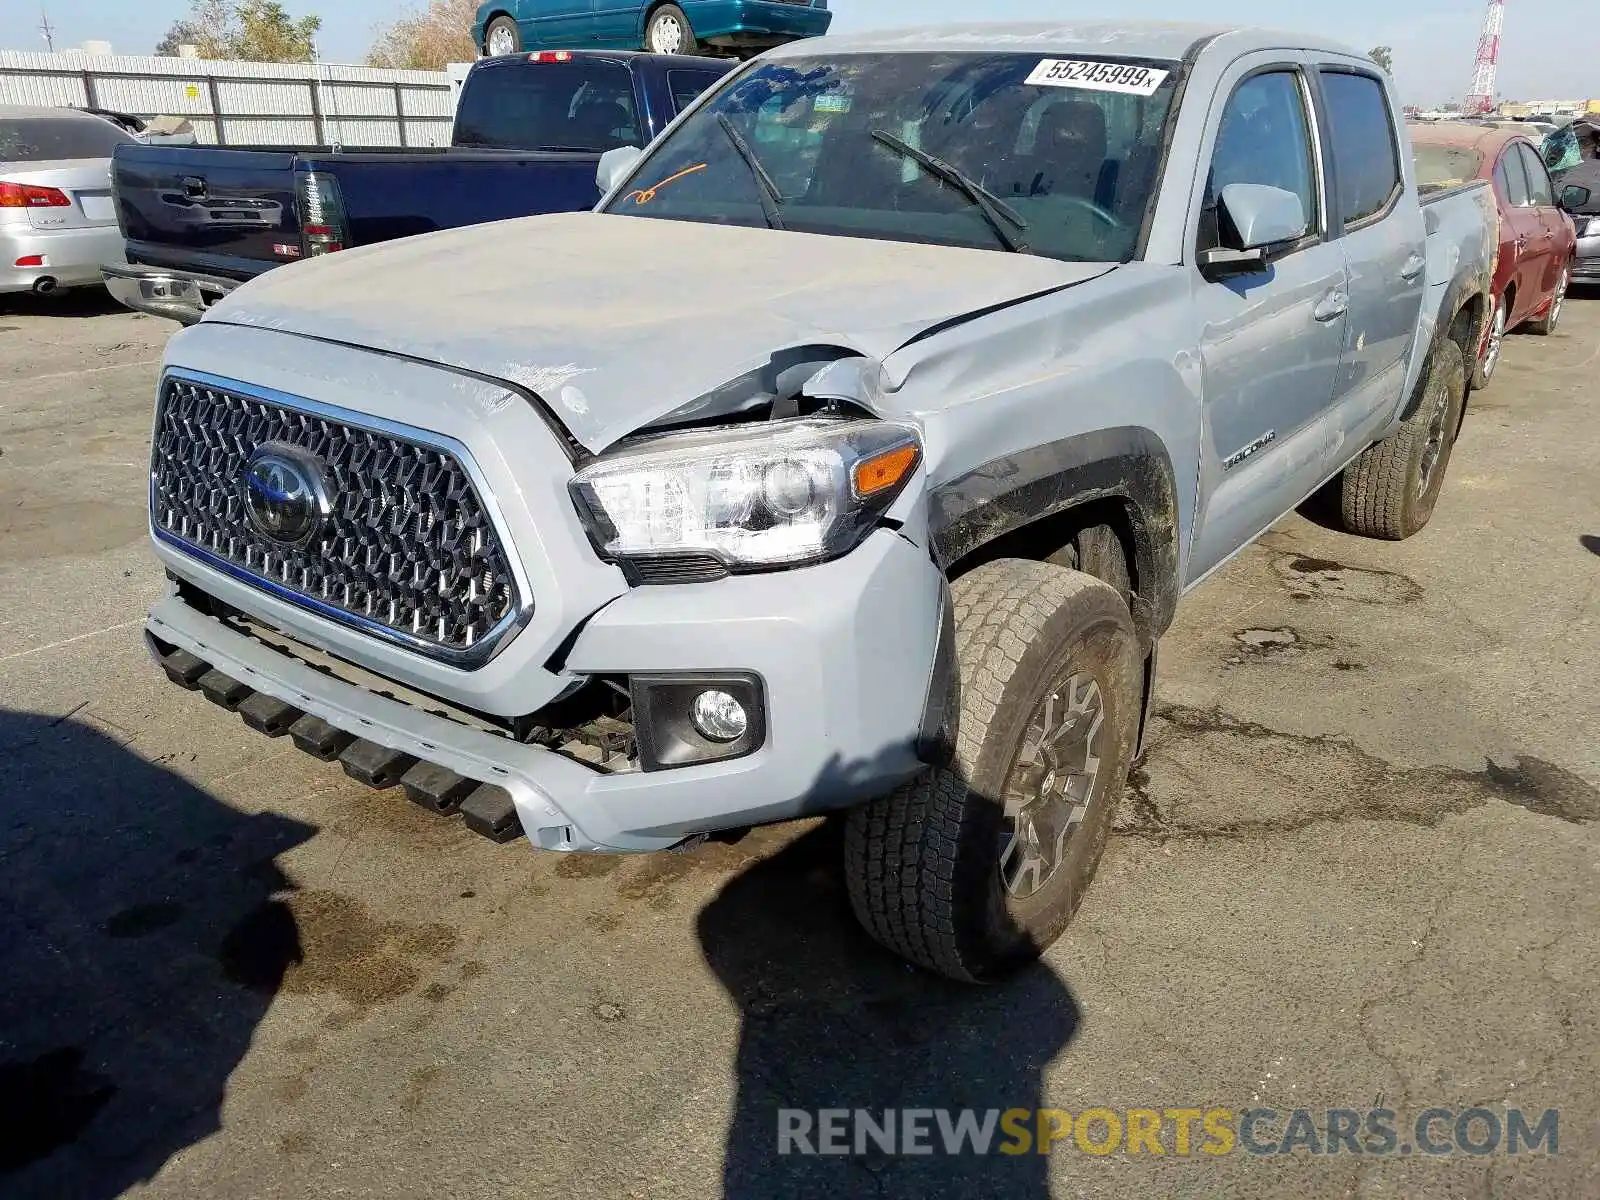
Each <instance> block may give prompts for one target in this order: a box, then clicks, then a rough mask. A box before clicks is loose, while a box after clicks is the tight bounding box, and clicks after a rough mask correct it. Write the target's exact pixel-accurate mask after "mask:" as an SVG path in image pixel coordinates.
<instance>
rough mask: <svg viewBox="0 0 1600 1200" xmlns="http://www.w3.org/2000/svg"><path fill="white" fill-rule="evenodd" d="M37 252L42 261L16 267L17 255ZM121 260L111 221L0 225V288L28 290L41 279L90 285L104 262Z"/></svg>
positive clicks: (95, 281) (116, 232) (118, 239)
mask: <svg viewBox="0 0 1600 1200" xmlns="http://www.w3.org/2000/svg"><path fill="white" fill-rule="evenodd" d="M34 255H39V256H41V257H43V259H44V265H43V266H39V267H18V266H16V265H15V264H16V262H17V260H18V259H21V258H29V257H32V256H34ZM122 261H124V260H123V248H122V233H121V231H120V230H119V229H118V228H117V227H116V226H115V225H97V226H92V227H90V228H87V229H33V228H30V227H29V226H26V225H22V226H17V225H6V226H4V227H0V292H26V291H31V290H32V289H33V287H34V285H35V284H36V283H38V282H39V281H40V280H41V279H53V280H55V281H56V285H57V286H58V287H63V288H69V287H91V286H96V285H98V284H99V283H100V281H101V280H100V268H101V266H102V265H103V264H105V263H120V262H122Z"/></svg>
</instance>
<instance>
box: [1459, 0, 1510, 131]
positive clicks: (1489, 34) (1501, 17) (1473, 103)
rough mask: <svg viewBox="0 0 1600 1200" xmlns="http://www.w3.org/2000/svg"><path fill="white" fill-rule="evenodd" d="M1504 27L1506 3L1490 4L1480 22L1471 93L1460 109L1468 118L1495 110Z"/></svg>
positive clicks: (1498, 0) (1494, 1)
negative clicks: (1481, 34) (1480, 29)
mask: <svg viewBox="0 0 1600 1200" xmlns="http://www.w3.org/2000/svg"><path fill="white" fill-rule="evenodd" d="M1505 27H1506V0H1489V11H1488V12H1487V13H1486V14H1484V18H1483V36H1482V37H1481V38H1479V39H1478V62H1477V65H1476V66H1475V67H1474V68H1473V71H1472V90H1471V91H1470V92H1468V93H1467V99H1466V102H1465V103H1464V104H1463V105H1462V106H1461V107H1462V110H1463V111H1464V112H1466V113H1468V114H1473V113H1486V112H1491V111H1493V109H1494V81H1495V76H1496V75H1497V74H1498V73H1499V70H1500V34H1501V32H1502V31H1503V30H1504V29H1505Z"/></svg>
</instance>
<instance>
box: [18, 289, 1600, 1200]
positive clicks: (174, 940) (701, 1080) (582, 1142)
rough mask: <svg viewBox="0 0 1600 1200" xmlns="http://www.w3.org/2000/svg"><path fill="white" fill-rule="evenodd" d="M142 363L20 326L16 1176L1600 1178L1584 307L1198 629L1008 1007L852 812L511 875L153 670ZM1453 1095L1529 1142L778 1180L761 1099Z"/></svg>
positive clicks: (989, 1190) (116, 1185) (1193, 607)
mask: <svg viewBox="0 0 1600 1200" xmlns="http://www.w3.org/2000/svg"><path fill="white" fill-rule="evenodd" d="M171 329H172V327H171V326H170V325H168V324H166V323H164V322H160V321H156V320H153V319H142V318H139V317H135V316H133V315H131V314H128V313H125V312H122V311H119V310H117V309H115V308H114V307H113V306H111V305H109V304H108V303H106V302H104V301H97V300H94V299H86V298H76V297H75V298H71V299H69V300H68V301H66V302H64V303H62V304H57V305H39V304H35V303H32V302H15V301H12V302H0V787H3V791H0V796H3V800H0V979H3V980H4V986H3V987H0V1193H3V1194H4V1195H7V1196H40V1197H45V1196H48V1197H91V1198H98V1197H109V1196H114V1195H118V1194H121V1193H123V1192H124V1191H127V1190H132V1191H133V1192H135V1193H136V1194H140V1195H149V1196H152V1197H163V1198H168V1197H170V1198H188V1197H193V1198H196V1200H200V1198H206V1200H210V1198H213V1197H221V1196H226V1197H235V1196H238V1197H304V1196H370V1197H384V1198H390V1197H412V1196H416V1197H423V1196H427V1197H435V1196H449V1197H452V1198H455V1200H469V1198H477V1197H505V1196H529V1197H543V1196H552V1197H568V1196H601V1197H612V1196H619V1197H620V1196H667V1197H700V1196H706V1195H714V1194H719V1193H720V1192H722V1191H726V1192H727V1193H728V1194H730V1195H736V1196H787V1195H794V1196H801V1195H804V1196H816V1197H829V1198H832V1197H843V1196H857V1195H859V1196H928V1195H937V1194H953V1195H962V1196H980V1195H999V1194H1006V1195H1010V1196H1044V1195H1047V1194H1053V1195H1056V1196H1074V1195H1091V1194H1093V1195H1123V1196H1130V1197H1135V1196H1140V1197H1142V1196H1148V1195H1153V1194H1173V1195H1180V1194H1187V1195H1197V1196H1198V1195H1217V1194H1223V1193H1226V1194H1229V1195H1233V1196H1249V1195H1292V1196H1296V1197H1301V1196H1330V1197H1331V1196H1371V1197H1387V1196H1407V1197H1427V1196H1438V1197H1445V1196H1461V1195H1474V1196H1478V1195H1485V1196H1502V1195H1507V1196H1509V1195H1518V1196H1522V1195H1529V1196H1552V1197H1556V1196H1580V1195H1588V1196H1595V1195H1600V1083H1597V1079H1600V1001H1597V998H1596V997H1597V987H1596V983H1597V979H1600V886H1597V885H1600V829H1597V826H1596V825H1595V823H1594V822H1595V820H1596V818H1600V787H1597V785H1600V741H1597V739H1596V737H1595V734H1596V730H1597V728H1600V720H1597V713H1596V703H1595V686H1596V685H1595V681H1596V676H1597V673H1600V485H1597V483H1596V480H1597V473H1596V463H1597V462H1600V421H1597V420H1596V416H1595V414H1596V409H1595V404H1596V401H1597V398H1600V389H1597V387H1596V381H1597V379H1600V348H1597V347H1600V299H1588V300H1585V299H1584V298H1582V297H1577V298H1574V300H1573V302H1572V304H1571V307H1570V309H1569V313H1568V316H1567V319H1566V323H1565V325H1564V327H1563V329H1562V330H1561V332H1560V333H1559V334H1558V335H1557V336H1555V337H1553V338H1550V339H1539V338H1532V337H1517V338H1513V339H1511V341H1510V343H1509V345H1508V347H1507V351H1506V358H1505V363H1504V366H1503V368H1502V374H1501V376H1500V377H1499V378H1498V379H1497V380H1496V382H1495V384H1494V386H1493V388H1492V389H1491V390H1490V391H1488V392H1486V393H1484V394H1482V395H1481V396H1480V397H1479V398H1477V399H1476V401H1475V403H1474V406H1473V412H1472V416H1471V418H1470V420H1469V423H1468V425H1467V428H1466V432H1465V434H1464V436H1463V438H1462V441H1461V443H1460V445H1459V447H1458V451H1457V455H1456V458H1455V462H1454V463H1453V465H1452V468H1451V475H1450V479H1449V482H1448V484H1447V486H1446V490H1445V494H1444V499H1443V501H1442V503H1441V504H1440V507H1439V510H1438V513H1437V515H1436V517H1435V519H1434V523H1433V525H1432V526H1431V527H1430V528H1429V529H1428V530H1427V531H1426V532H1425V533H1424V534H1423V535H1422V536H1420V537H1418V538H1416V539H1415V540H1413V541H1411V542H1408V543H1406V544H1403V545H1389V544H1380V543H1375V542H1365V541H1359V540H1356V539H1354V538H1350V537H1346V536H1342V535H1340V534H1338V533H1335V532H1331V531H1330V530H1328V529H1326V528H1324V527H1322V526H1320V525H1319V524H1317V523H1316V522H1315V521H1313V520H1310V519H1307V518H1305V517H1302V516H1295V517H1291V518H1289V519H1287V520H1285V521H1284V522H1282V523H1281V524H1280V525H1279V526H1278V528H1276V529H1275V530H1274V531H1273V532H1272V533H1271V534H1270V535H1269V536H1267V537H1266V538H1264V539H1263V540H1262V542H1261V544H1260V545H1258V546H1256V547H1254V548H1252V549H1251V550H1250V551H1248V552H1247V553H1246V554H1244V555H1243V556H1242V557H1241V558H1239V559H1238V560H1237V561H1235V562H1234V563H1233V564H1232V565H1231V566H1230V567H1228V568H1227V569H1226V570H1225V571H1223V572H1222V573H1221V574H1220V575H1219V576H1218V577H1216V578H1215V579H1214V580H1213V581H1211V582H1210V583H1208V584H1207V585H1206V586H1205V587H1203V588H1202V589H1200V590H1199V591H1198V592H1197V593H1196V594H1195V595H1194V596H1192V597H1191V598H1190V599H1189V600H1188V601H1187V602H1186V604H1185V606H1184V608H1183V610H1182V613H1181V616H1180V618H1179V621H1178V624H1177V627H1176V628H1175V629H1174V630H1173V631H1172V633H1171V635H1170V636H1169V637H1168V639H1167V640H1166V642H1165V643H1164V646H1163V660H1162V669H1163V674H1162V678H1161V683H1160V688H1159V697H1158V698H1159V709H1160V720H1159V726H1158V729H1157V731H1156V735H1155V741H1154V748H1153V750H1152V752H1151V753H1150V755H1149V758H1148V761H1147V762H1146V764H1145V765H1144V767H1143V769H1142V770H1141V771H1140V772H1139V773H1137V774H1136V776H1135V778H1134V780H1133V786H1132V787H1131V788H1130V790H1129V794H1128V797H1127V799H1126V801H1125V803H1124V806H1123V811H1122V812H1121V814H1120V816H1119V828H1120V835H1119V836H1118V837H1116V838H1115V839H1114V840H1113V843H1112V845H1111V847H1110V850H1109V851H1108V853H1107V857H1106V861H1105V864H1104V866H1103V867H1102V869H1101V872H1100V876H1099V879H1098V881H1097V882H1096V884H1095V886H1094V889H1093V890H1092V892H1091V893H1090V895H1089V898H1088V900H1087V902H1086V903H1085V905H1084V907H1083V910H1082V913H1081V915H1080V917H1079V918H1078V920H1077V922H1076V923H1075V924H1074V926H1073V927H1072V929H1071V930H1070V931H1069V932H1068V934H1067V936H1066V937H1065V938H1064V939H1063V940H1062V941H1061V943H1060V944H1059V945H1057V946H1056V947H1055V948H1054V949H1053V950H1052V951H1051V952H1050V953H1049V955H1048V956H1047V960H1046V963H1045V964H1044V965H1042V966H1041V967H1039V968H1038V969H1036V970H1034V971H1031V972H1029V973H1028V974H1026V975H1025V976H1023V977H1022V978H1020V979H1018V980H1017V981H1016V982H1014V983H1012V984H1010V985H1008V986H1005V987H1000V988H995V989H992V990H987V991H971V990H964V989H960V988H956V987H952V986H946V985H943V984H941V983H939V982H936V981H931V980H929V979H927V978H925V977H922V976H920V975H918V974H916V973H914V972H913V971H911V970H910V969H909V968H906V967H905V966H903V965H901V964H899V963H898V962H896V961H895V960H893V959H891V958H889V957H888V956H886V955H884V954H882V953H880V952H878V951H877V950H875V949H874V948H873V947H872V946H871V945H870V944H868V942H867V941H866V940H865V938H864V937H863V935H861V934H860V933H859V932H857V930H856V928H855V926H854V924H853V923H852V920H851V918H850V916H849V913H848V910H847V905H846V902H845V899H844V896H843V894H842V891H841V886H840V883H839V879H838V875H837V872H836V870H835V861H834V860H835V857H836V852H837V847H836V846H835V845H834V844H833V840H832V838H833V834H832V830H831V828H829V827H822V826H817V825H807V826H802V827H787V828H780V829H773V830H766V831H761V832H759V833H756V834H754V835H752V836H750V837H749V838H747V839H745V840H744V841H742V842H740V843H738V844H736V845H713V846H710V847H707V848H705V849H702V850H701V851H699V852H696V853H694V854H689V855H682V856H667V857H657V858H650V859H641V860H632V861H617V860H609V859H602V860H587V859H574V860H560V859H555V858H548V857H539V856H536V855H535V854H533V853H532V852H531V851H529V850H527V849H526V847H524V846H521V845H517V846H511V847H506V848H495V847H493V846H491V845H489V844H488V843H486V842H483V841H480V840H478V839H477V838H475V837H473V836H471V835H470V834H468V833H467V832H466V831H465V830H464V829H463V828H462V827H461V826H460V825H459V823H447V822H442V821H440V820H438V819H436V818H433V817H430V816H429V815H427V814H426V813H424V812H422V811H421V810H419V809H416V808H414V807H413V806H412V805H409V804H408V803H406V801H405V800H404V799H402V798H400V797H399V796H398V794H396V793H385V794H374V793H371V792H368V791H366V790H364V789H362V788H361V787H359V786H358V785H356V784H354V783H352V782H349V781H347V780H346V779H345V777H344V776H343V775H342V774H340V773H339V772H338V770H337V768H328V767H324V766H321V765H318V764H315V763H313V762H311V761H310V760H308V759H305V758H303V757H300V756H299V755H298V754H297V753H296V752H295V751H294V750H293V749H292V748H289V747H287V746H286V745H284V744H283V743H279V742H269V741H266V740H263V739H261V738H259V737H257V736H255V735H253V734H250V733H248V732H246V730H245V729H244V727H243V726H242V725H241V724H240V723H239V721H238V720H237V719H236V718H233V717H229V716H227V715H225V714H224V713H223V712H222V711H221V710H219V709H217V708H214V707H212V706H210V705H207V704H206V703H204V702H203V701H202V700H201V699H199V698H198V697H196V696H193V695H188V694H185V693H182V692H179V691H177V690H176V689H174V688H172V687H171V686H169V685H168V684H167V683H166V682H165V680H164V679H163V678H162V677H161V675H160V673H159V672H158V671H156V670H155V669H154V668H153V667H152V666H151V665H150V664H149V663H148V661H147V660H146V658H145V656H144V652H143V650H142V649H141V646H140V640H139V621H140V616H141V613H142V611H143V609H144V608H145V606H146V604H147V603H148V602H149V601H150V599H151V598H152V597H153V596H155V595H156V593H157V591H158V589H159V586H160V577H159V573H158V571H157V570H156V568H155V566H154V560H153V558H152V556H151V555H150V554H149V553H148V552H147V550H146V548H145V545H144V540H143V538H144V533H143V530H144V507H143V486H144V479H145V470H146V455H147V442H148V425H149V421H150V410H151V400H152V388H153V383H154V380H155V377H156V370H157V359H158V356H159V355H160V353H161V347H162V343H163V341H164V340H165V338H166V337H167V336H168V334H169V333H170V332H171ZM1475 1105H1486V1106H1488V1107H1489V1108H1491V1109H1493V1110H1495V1111H1496V1112H1497V1113H1502V1114H1503V1113H1504V1110H1505V1109H1506V1108H1509V1107H1521V1108H1523V1109H1526V1110H1529V1112H1530V1114H1531V1116H1530V1121H1529V1123H1530V1124H1532V1123H1533V1121H1534V1120H1536V1119H1537V1117H1538V1116H1539V1114H1541V1113H1542V1112H1543V1111H1544V1110H1545V1109H1551V1108H1554V1109H1559V1110H1560V1117H1559V1147H1558V1153H1556V1154H1555V1155H1553V1156H1551V1155H1548V1154H1544V1153H1540V1154H1534V1155H1524V1156H1519V1157H1509V1156H1507V1155H1505V1154H1503V1153H1496V1154H1490V1155H1487V1156H1483V1157H1476V1156H1472V1155H1468V1154H1465V1153H1457V1154H1454V1155H1451V1156H1446V1157H1441V1158H1433V1157H1428V1156H1424V1155H1422V1154H1420V1153H1414V1154H1412V1155H1410V1156H1403V1155H1400V1154H1396V1155H1394V1156H1392V1157H1387V1158H1378V1157H1373V1156H1372V1155H1370V1154H1368V1155H1362V1156H1354V1155H1352V1154H1350V1153H1349V1152H1348V1151H1346V1152H1344V1153H1341V1154H1338V1155H1328V1154H1321V1155H1315V1156H1313V1155H1311V1154H1309V1153H1307V1152H1305V1151H1304V1150H1302V1151H1301V1152H1299V1153H1297V1154H1295V1155H1293V1156H1290V1157H1287V1158H1281V1157H1257V1156H1254V1155H1250V1154H1245V1153H1239V1152H1235V1153H1234V1154H1232V1155H1228V1156H1225V1157H1210V1156H1208V1155H1205V1154H1199V1153H1192V1154H1191V1155H1190V1156H1188V1157H1187V1158H1180V1157H1178V1156H1177V1155H1175V1154H1174V1153H1173V1151H1174V1149H1175V1143H1174V1141H1173V1135H1172V1134H1171V1133H1169V1134H1168V1135H1167V1136H1166V1139H1165V1142H1166V1144H1165V1149H1166V1151H1167V1153H1166V1154H1165V1155H1164V1156H1162V1157H1159V1158H1158V1157H1155V1156H1153V1155H1152V1154H1151V1153H1149V1149H1148V1147H1146V1148H1145V1152H1144V1153H1142V1154H1139V1155H1136V1156H1135V1155H1126V1154H1115V1155H1112V1156H1109V1157H1095V1156H1091V1155H1088V1154H1085V1153H1083V1152H1082V1151H1080V1150H1078V1149H1076V1148H1074V1146H1073V1144H1072V1141H1071V1139H1068V1140H1067V1141H1066V1142H1065V1143H1063V1145H1062V1146H1061V1147H1060V1148H1059V1149H1060V1152H1058V1153H1057V1154H1054V1155H1052V1156H1050V1157H1048V1158H1044V1157H1040V1156H1037V1155H1026V1156H1019V1157H1009V1156H993V1157H989V1158H983V1159H974V1158H966V1159H957V1160H948V1159H946V1158H944V1157H942V1156H940V1157H934V1158H916V1157H902V1158H888V1157H886V1156H883V1155H881V1154H876V1153H873V1154H870V1155H867V1156H863V1157H860V1158H845V1159H839V1158H829V1159H808V1160H797V1159H792V1158H791V1159H783V1160H780V1159H778V1158H777V1157H776V1155H775V1154H774V1148H775V1144H776V1109H777V1108H779V1107H795V1108H809V1109H818V1108H830V1107H837V1108H865V1109H883V1108H897V1109H905V1108H917V1107H926V1108H935V1107H952V1108H954V1107H962V1106H972V1107H976V1108H979V1109H988V1108H1001V1109H1006V1108H1035V1107H1040V1106H1047V1107H1054V1108H1060V1109H1065V1110H1069V1111H1071V1112H1073V1113H1078V1112H1081V1111H1083V1110H1085V1109H1088V1108H1093V1107H1104V1108H1110V1109H1112V1110H1115V1111H1119V1112H1122V1111H1124V1110H1127V1109H1129V1108H1138V1107H1149V1108H1155V1109H1163V1110H1164V1109H1179V1108H1195V1109H1208V1108H1212V1107H1222V1108H1227V1109H1231V1110H1234V1111H1236V1112H1238V1111H1241V1110H1244V1109H1248V1108H1257V1107H1261V1108H1271V1109H1274V1110H1277V1111H1278V1112H1279V1113H1280V1114H1281V1118H1280V1124H1279V1126H1278V1127H1277V1128H1280V1129H1281V1123H1282V1120H1284V1119H1287V1117H1288V1114H1289V1113H1290V1112H1291V1111H1292V1110H1294V1109H1297V1108H1302V1107H1303V1108H1308V1109H1312V1110H1316V1111H1318V1112H1320V1111H1321V1110H1325V1109H1328V1108H1352V1109H1359V1110H1362V1111H1363V1112H1364V1111H1365V1110H1367V1109H1369V1108H1372V1107H1380V1108H1384V1107H1386V1108H1391V1109H1394V1110H1397V1112H1398V1113H1399V1114H1400V1115H1399V1117H1398V1119H1397V1124H1398V1125H1399V1126H1400V1136H1399V1139H1398V1140H1399V1141H1401V1142H1403V1143H1405V1144H1406V1145H1410V1143H1411V1140H1412V1139H1411V1136H1410V1133H1411V1126H1410V1124H1409V1122H1410V1120H1411V1118H1412V1117H1413V1116H1414V1115H1416V1114H1417V1113H1419V1112H1420V1111H1421V1110H1423V1109H1425V1108H1427V1107H1430V1106H1441V1107H1444V1108H1448V1109H1452V1110H1455V1111H1458V1112H1459V1111H1463V1110H1466V1109H1468V1108H1471V1107H1473V1106H1475ZM1321 1120H1322V1119H1321V1117H1319V1118H1318V1123H1319V1124H1320V1123H1321ZM1097 1128H1098V1127H1097ZM1269 1128H1271V1127H1269V1126H1267V1125H1263V1126H1262V1129H1269ZM1445 1131H1446V1127H1445V1126H1439V1127H1438V1132H1439V1133H1441V1134H1442V1133H1444V1132H1445ZM1264 1136H1265V1137H1275V1136H1276V1134H1275V1133H1269V1134H1266V1135H1264V1134H1262V1133H1261V1132H1259V1131H1258V1132H1257V1135H1256V1140H1257V1141H1258V1142H1260V1141H1261V1140H1263V1137H1264ZM1478 1136H1480V1137H1481V1133H1480V1134H1479V1135H1478ZM1200 1140H1201V1138H1200V1134H1199V1133H1198V1131H1197V1133H1196V1143H1195V1144H1196V1146H1198V1144H1199V1141H1200Z"/></svg>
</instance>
